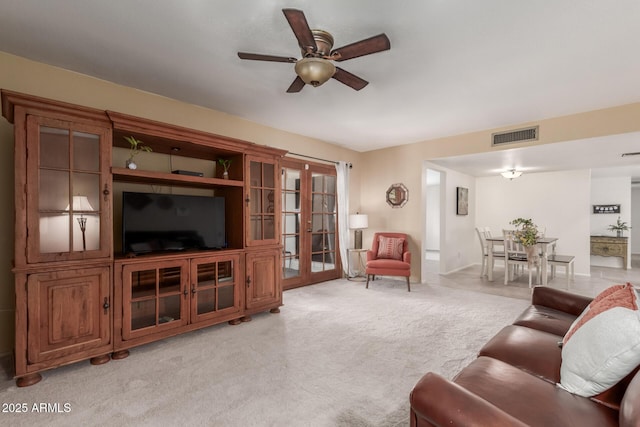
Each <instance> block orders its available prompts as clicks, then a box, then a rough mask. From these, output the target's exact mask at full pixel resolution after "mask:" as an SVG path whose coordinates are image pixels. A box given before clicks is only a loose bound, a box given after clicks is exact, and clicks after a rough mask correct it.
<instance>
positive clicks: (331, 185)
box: [324, 175, 336, 194]
mask: <svg viewBox="0 0 640 427" xmlns="http://www.w3.org/2000/svg"><path fill="white" fill-rule="evenodd" d="M324 185H325V187H324V192H325V193H328V194H336V177H335V176H329V175H325V176H324Z"/></svg>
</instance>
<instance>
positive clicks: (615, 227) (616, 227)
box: [608, 217, 631, 237]
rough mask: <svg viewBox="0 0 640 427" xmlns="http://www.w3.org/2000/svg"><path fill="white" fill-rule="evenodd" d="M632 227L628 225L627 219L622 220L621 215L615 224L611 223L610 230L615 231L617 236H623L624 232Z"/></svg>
mask: <svg viewBox="0 0 640 427" xmlns="http://www.w3.org/2000/svg"><path fill="white" fill-rule="evenodd" d="M630 228H631V227H629V225H627V223H626V222H625V221H621V220H620V217H618V219H617V220H616V223H615V224H611V225H610V226H609V228H608V230H609V231H615V232H616V237H622V232H623V231H627V230H629V229H630Z"/></svg>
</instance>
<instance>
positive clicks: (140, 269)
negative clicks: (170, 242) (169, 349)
mask: <svg viewBox="0 0 640 427" xmlns="http://www.w3.org/2000/svg"><path fill="white" fill-rule="evenodd" d="M187 265H188V262H187V261H186V260H177V261H167V262H163V263H145V264H134V265H126V266H124V268H123V295H124V301H123V314H124V316H123V318H124V328H123V331H122V332H123V337H124V338H125V339H128V338H133V337H136V336H141V335H145V334H148V333H149V328H157V329H158V330H159V329H167V328H172V327H178V326H182V325H185V324H186V323H187V321H188V319H187V313H188V312H187V311H186V307H188V297H189V289H188V273H189V272H188V268H187Z"/></svg>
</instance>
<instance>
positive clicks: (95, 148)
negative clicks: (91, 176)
mask: <svg viewBox="0 0 640 427" xmlns="http://www.w3.org/2000/svg"><path fill="white" fill-rule="evenodd" d="M73 169H75V170H83V171H93V172H98V170H99V169H100V136H99V135H94V134H90V133H85V132H77V131H76V132H73Z"/></svg>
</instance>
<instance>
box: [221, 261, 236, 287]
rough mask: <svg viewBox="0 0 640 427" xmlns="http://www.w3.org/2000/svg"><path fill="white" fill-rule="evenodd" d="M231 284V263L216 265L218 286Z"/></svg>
mask: <svg viewBox="0 0 640 427" xmlns="http://www.w3.org/2000/svg"><path fill="white" fill-rule="evenodd" d="M228 282H233V261H223V262H219V263H218V284H223V283H228Z"/></svg>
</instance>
